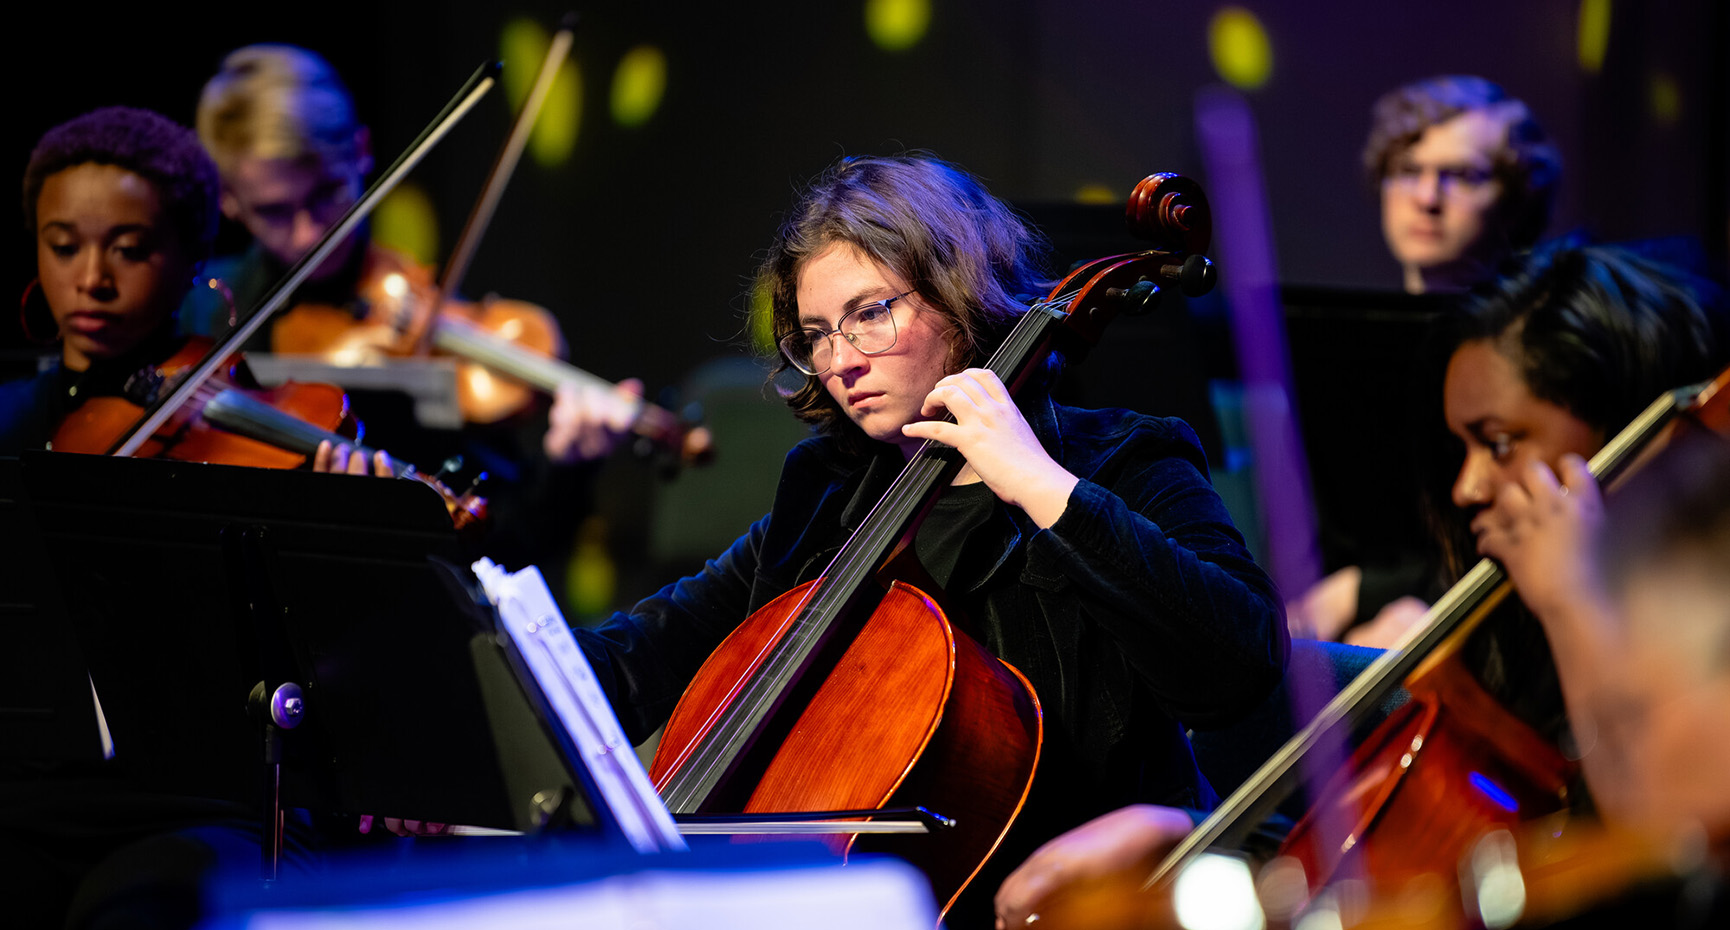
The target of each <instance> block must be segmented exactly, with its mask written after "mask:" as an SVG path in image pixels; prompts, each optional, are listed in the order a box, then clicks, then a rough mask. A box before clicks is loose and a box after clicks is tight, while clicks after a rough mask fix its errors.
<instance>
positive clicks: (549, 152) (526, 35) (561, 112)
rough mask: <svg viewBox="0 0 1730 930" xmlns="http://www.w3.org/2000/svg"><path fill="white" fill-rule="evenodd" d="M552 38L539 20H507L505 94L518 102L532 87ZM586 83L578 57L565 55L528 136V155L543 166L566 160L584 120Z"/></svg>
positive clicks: (502, 53) (502, 39)
mask: <svg viewBox="0 0 1730 930" xmlns="http://www.w3.org/2000/svg"><path fill="white" fill-rule="evenodd" d="M551 43H552V39H551V38H550V37H549V36H548V35H547V31H546V30H545V29H544V28H542V27H541V24H540V23H537V22H535V21H534V20H533V19H530V18H528V17H522V16H519V17H517V18H515V19H512V20H510V21H509V22H507V23H505V27H504V29H503V30H501V31H500V33H499V60H500V61H502V62H504V66H505V70H504V82H505V96H506V97H507V98H508V99H509V100H510V104H511V106H512V107H513V108H514V107H520V106H521V105H522V103H523V101H524V100H525V99H527V98H528V95H529V90H530V89H531V88H533V87H534V84H535V75H537V74H539V73H540V70H541V59H543V58H545V57H546V54H547V46H548V45H550V44H551ZM582 115H583V85H582V77H581V75H579V74H578V73H577V65H576V62H574V61H570V60H566V61H564V62H561V63H560V64H559V70H558V71H557V72H556V73H554V75H553V86H552V87H551V88H549V89H548V90H547V99H546V102H545V103H544V104H542V105H541V114H540V118H539V119H537V120H536V121H535V131H534V132H533V134H531V135H530V136H529V156H530V157H531V158H533V159H534V160H535V162H536V164H539V165H541V166H542V167H545V168H551V167H556V166H558V165H560V164H563V163H564V161H565V160H566V159H568V158H570V156H571V150H572V149H574V148H575V147H576V144H577V128H578V126H579V125H581V123H582Z"/></svg>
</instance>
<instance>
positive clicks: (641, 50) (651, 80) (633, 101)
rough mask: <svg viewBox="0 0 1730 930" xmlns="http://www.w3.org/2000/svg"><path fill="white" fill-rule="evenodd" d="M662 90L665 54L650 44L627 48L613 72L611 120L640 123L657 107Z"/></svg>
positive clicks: (647, 118) (665, 65)
mask: <svg viewBox="0 0 1730 930" xmlns="http://www.w3.org/2000/svg"><path fill="white" fill-rule="evenodd" d="M666 90H667V56H666V55H663V54H662V53H661V50H660V49H658V48H655V47H654V46H652V45H639V46H637V47H636V48H634V49H631V50H630V51H628V52H626V53H625V57H624V58H621V59H619V67H618V69H617V70H616V71H614V72H613V121H614V122H616V123H618V124H619V125H620V126H641V125H643V124H644V123H646V122H648V121H649V118H650V117H652V116H654V115H655V111H656V110H657V109H659V108H660V106H661V96H662V95H663V94H664V93H665V92H666Z"/></svg>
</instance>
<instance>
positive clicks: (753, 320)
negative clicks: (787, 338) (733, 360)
mask: <svg viewBox="0 0 1730 930" xmlns="http://www.w3.org/2000/svg"><path fill="white" fill-rule="evenodd" d="M745 330H746V331H747V332H749V333H750V334H751V347H752V348H754V349H756V350H757V351H759V352H775V351H777V349H776V348H775V318H774V306H773V304H771V303H770V301H769V291H768V289H767V288H761V287H759V288H755V289H753V290H752V291H751V309H750V310H749V311H748V312H747V314H746V317H745Z"/></svg>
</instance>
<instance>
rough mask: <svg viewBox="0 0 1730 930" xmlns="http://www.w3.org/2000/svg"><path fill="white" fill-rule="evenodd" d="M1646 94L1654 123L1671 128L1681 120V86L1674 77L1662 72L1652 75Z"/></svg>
mask: <svg viewBox="0 0 1730 930" xmlns="http://www.w3.org/2000/svg"><path fill="white" fill-rule="evenodd" d="M1648 93H1649V95H1650V98H1651V106H1652V119H1653V121H1654V122H1656V123H1658V124H1659V125H1661V126H1671V125H1674V124H1675V123H1676V121H1677V120H1678V119H1681V118H1682V85H1680V84H1678V83H1676V79H1675V78H1674V77H1671V76H1670V75H1668V74H1664V73H1662V72H1659V73H1658V74H1654V75H1652V81H1651V84H1650V85H1649V87H1648Z"/></svg>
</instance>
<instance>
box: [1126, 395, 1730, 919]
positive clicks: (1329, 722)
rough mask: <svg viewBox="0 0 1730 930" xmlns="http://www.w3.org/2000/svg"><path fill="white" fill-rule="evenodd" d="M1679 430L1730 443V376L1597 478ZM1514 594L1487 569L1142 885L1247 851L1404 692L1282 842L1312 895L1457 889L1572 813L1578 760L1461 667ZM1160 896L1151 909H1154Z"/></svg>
mask: <svg viewBox="0 0 1730 930" xmlns="http://www.w3.org/2000/svg"><path fill="white" fill-rule="evenodd" d="M1677 430H1683V431H1688V430H1693V431H1701V430H1704V431H1709V432H1712V433H1716V434H1718V435H1720V436H1722V435H1730V371H1725V372H1723V373H1721V374H1720V375H1719V376H1718V377H1717V378H1715V379H1714V380H1713V381H1711V382H1708V383H1706V384H1703V385H1694V386H1691V387H1687V388H1682V389H1678V390H1675V391H1669V392H1666V393H1665V394H1664V395H1662V396H1660V397H1659V398H1657V399H1656V400H1654V401H1653V402H1652V403H1651V404H1650V405H1649V406H1648V407H1647V408H1646V409H1645V411H1643V412H1642V413H1641V414H1640V415H1639V416H1638V417H1636V418H1635V419H1634V420H1633V421H1632V422H1631V423H1630V424H1629V425H1628V426H1627V427H1626V428H1625V429H1623V430H1622V431H1621V432H1620V433H1619V434H1617V435H1616V436H1615V437H1613V438H1612V439H1611V440H1610V441H1609V442H1607V443H1606V444H1605V445H1604V447H1603V448H1602V449H1600V450H1599V451H1598V453H1597V454H1595V455H1594V456H1593V457H1592V459H1591V462H1590V463H1589V465H1590V469H1591V472H1592V475H1593V477H1594V478H1595V479H1596V480H1597V481H1598V482H1599V483H1600V484H1601V485H1603V486H1604V487H1605V488H1606V489H1608V490H1609V491H1610V492H1611V493H1613V492H1614V490H1615V489H1616V487H1618V486H1619V484H1620V482H1621V481H1622V479H1624V478H1625V477H1626V476H1627V475H1629V474H1631V473H1632V472H1633V471H1634V470H1635V469H1637V468H1638V467H1639V466H1640V465H1641V464H1643V463H1644V462H1645V461H1646V460H1647V459H1648V458H1649V457H1650V456H1652V455H1653V454H1655V453H1656V452H1657V451H1658V450H1659V449H1660V448H1662V447H1663V446H1664V445H1666V444H1667V443H1668V442H1669V440H1670V437H1671V436H1672V435H1673V433H1674V432H1675V431H1677ZM1511 591H1512V584H1511V582H1509V581H1508V579H1507V576H1506V573H1505V572H1504V571H1503V570H1502V568H1501V567H1500V566H1499V565H1497V564H1496V563H1495V562H1494V561H1492V560H1489V559H1484V560H1482V561H1480V562H1479V563H1478V564H1477V565H1476V566H1475V567H1474V568H1473V569H1472V570H1471V571H1470V572H1468V573H1467V574H1466V576H1465V577H1464V578H1463V579H1462V580H1461V581H1460V582H1459V583H1458V584H1456V585H1455V586H1454V587H1453V588H1452V589H1450V590H1449V591H1448V593H1447V594H1445V595H1444V596H1443V597H1442V598H1441V599H1440V600H1438V601H1437V603H1436V604H1435V606H1434V607H1432V608H1431V610H1430V611H1429V613H1428V615H1426V617H1425V619H1424V621H1423V622H1422V623H1420V624H1418V625H1417V626H1415V627H1413V629H1412V630H1411V631H1410V632H1409V633H1408V635H1407V637H1406V638H1405V639H1404V640H1403V641H1402V643H1401V644H1400V645H1399V646H1398V647H1397V648H1395V649H1393V650H1390V651H1389V652H1388V653H1386V654H1385V655H1384V656H1383V657H1382V658H1381V659H1379V660H1377V661H1376V662H1375V663H1374V664H1373V665H1371V666H1370V667H1369V668H1368V669H1366V670H1365V671H1364V672H1363V674H1361V675H1360V676H1359V677H1358V679H1357V680H1355V681H1354V682H1352V684H1351V685H1349V686H1348V687H1347V688H1346V689H1345V690H1343V691H1342V692H1341V693H1340V694H1339V695H1338V696H1337V697H1336V698H1335V699H1334V700H1333V701H1331V702H1329V703H1328V705H1327V706H1326V707H1324V708H1322V710H1321V711H1320V713H1318V714H1317V715H1316V717H1315V719H1313V720H1312V721H1310V723H1309V724H1308V725H1307V726H1305V727H1304V729H1303V730H1301V731H1300V732H1299V733H1298V734H1297V735H1296V736H1294V737H1293V738H1292V740H1291V741H1290V742H1288V743H1287V744H1286V745H1285V746H1284V747H1283V748H1282V749H1281V750H1280V751H1279V752H1277V753H1275V755H1274V756H1273V757H1272V758H1270V759H1269V760H1268V762H1267V763H1266V764H1264V765H1263V766H1262V768H1261V769H1260V770H1258V771H1257V772H1256V773H1255V774H1254V775H1252V776H1251V777H1250V778H1249V779H1248V780H1247V781H1246V782H1245V783H1244V784H1243V785H1242V786H1241V787H1240V788H1239V789H1238V790H1237V791H1236V792H1234V793H1233V794H1232V796H1231V797H1229V798H1227V799H1226V800H1225V801H1224V802H1223V803H1222V804H1221V805H1220V807H1219V808H1218V809H1217V810H1216V811H1215V813H1214V815H1213V816H1211V817H1209V818H1208V819H1207V820H1206V821H1205V822H1203V823H1202V824H1201V825H1200V826H1199V827H1198V828H1197V829H1196V830H1195V831H1194V832H1193V833H1191V834H1190V836H1189V837H1187V838H1186V839H1185V840H1184V841H1183V842H1182V843H1180V844H1179V845H1178V846H1177V847H1176V848H1175V849H1174V850H1173V851H1172V853H1171V854H1170V855H1168V856H1167V857H1166V858H1165V859H1164V860H1163V861H1162V862H1161V863H1160V865H1159V868H1158V869H1157V870H1156V871H1155V872H1154V873H1153V875H1152V876H1151V877H1149V878H1148V879H1147V880H1146V881H1145V882H1144V883H1143V884H1142V889H1143V890H1144V891H1155V892H1159V891H1164V890H1167V889H1169V888H1170V887H1171V885H1172V883H1173V881H1174V880H1175V879H1176V877H1177V876H1178V875H1179V874H1180V873H1181V872H1182V871H1183V870H1184V869H1185V868H1187V867H1188V866H1189V865H1190V864H1191V863H1193V862H1195V861H1196V860H1197V859H1199V858H1200V856H1201V855H1202V854H1203V853H1204V852H1206V851H1207V850H1208V849H1210V848H1214V849H1229V848H1233V847H1235V846H1237V845H1238V844H1240V843H1241V841H1242V838H1243V837H1244V836H1245V835H1246V834H1247V833H1248V831H1249V830H1250V829H1253V828H1254V826H1255V825H1256V824H1257V823H1259V822H1260V821H1261V820H1262V819H1263V818H1264V817H1265V816H1266V815H1267V813H1269V812H1270V811H1271V810H1272V808H1273V807H1274V806H1275V805H1276V804H1277V803H1278V801H1279V799H1280V798H1281V797H1283V796H1284V793H1285V792H1287V791H1289V790H1291V788H1292V787H1294V783H1295V780H1296V774H1297V769H1298V764H1299V763H1300V762H1301V761H1302V760H1303V758H1304V757H1305V756H1306V754H1307V753H1309V752H1310V751H1312V750H1313V748H1314V746H1316V745H1317V744H1318V743H1319V742H1320V741H1321V740H1322V739H1323V738H1324V737H1325V736H1326V735H1327V734H1329V733H1332V732H1336V731H1340V732H1343V731H1346V730H1349V729H1351V728H1352V727H1353V726H1354V725H1355V723H1356V721H1358V720H1360V719H1362V717H1363V716H1365V715H1366V714H1367V713H1369V712H1370V711H1371V709H1372V708H1374V707H1375V706H1376V705H1377V704H1378V703H1380V701H1381V700H1382V699H1383V698H1384V697H1386V696H1388V695H1389V694H1390V693H1391V692H1392V691H1393V690H1394V689H1396V688H1400V687H1404V688H1406V689H1407V690H1408V691H1409V692H1410V693H1411V695H1412V699H1411V701H1409V702H1408V703H1407V705H1406V706H1405V707H1404V708H1402V710H1401V711H1400V712H1399V713H1398V714H1396V715H1395V716H1393V717H1390V718H1389V720H1388V721H1387V722H1385V723H1384V724H1383V725H1382V726H1381V727H1379V728H1378V729H1377V731H1376V732H1375V734H1373V735H1372V736H1371V737H1370V738H1369V739H1368V740H1367V741H1366V742H1365V743H1364V744H1363V745H1362V746H1360V747H1359V749H1358V751H1357V752H1356V753H1355V754H1354V757H1353V764H1352V765H1350V766H1347V767H1346V768H1345V769H1343V770H1342V771H1341V772H1340V774H1339V775H1338V776H1337V777H1336V778H1335V779H1334V780H1333V781H1332V782H1331V783H1330V784H1329V785H1328V786H1327V787H1326V788H1325V789H1324V791H1323V793H1322V795H1321V798H1320V800H1319V801H1318V802H1317V803H1316V804H1315V805H1313V806H1312V808H1311V812H1312V813H1311V815H1310V816H1307V817H1306V818H1305V819H1304V820H1303V821H1300V823H1299V824H1298V825H1297V827H1296V828H1294V830H1293V832H1292V834H1291V835H1290V836H1289V837H1288V839H1287V843H1286V847H1285V852H1286V853H1287V854H1288V855H1290V856H1292V859H1293V861H1295V862H1296V863H1298V864H1299V865H1301V866H1302V873H1301V874H1302V876H1303V882H1304V884H1305V885H1306V886H1307V888H1308V893H1309V894H1316V893H1319V892H1321V891H1322V890H1323V889H1324V888H1325V887H1326V886H1327V885H1328V884H1329V883H1330V882H1332V881H1334V880H1335V879H1336V878H1337V877H1338V876H1340V874H1341V873H1342V871H1344V870H1347V869H1354V870H1357V871H1358V872H1360V873H1362V874H1366V875H1367V876H1368V877H1369V880H1370V882H1371V885H1372V887H1376V888H1380V889H1384V890H1386V889H1393V890H1396V891H1397V890H1398V889H1399V888H1400V887H1401V886H1403V885H1405V884H1406V883H1407V882H1409V881H1411V880H1413V879H1419V880H1424V877H1425V876H1437V877H1440V878H1441V880H1442V881H1443V882H1444V883H1447V884H1452V883H1454V882H1457V881H1459V873H1458V871H1457V869H1456V863H1459V862H1461V861H1463V860H1466V859H1467V858H1468V856H1469V854H1471V853H1472V851H1473V850H1474V848H1475V847H1476V846H1477V845H1478V843H1479V842H1480V840H1481V838H1482V837H1484V836H1485V835H1498V834H1500V833H1503V832H1505V831H1510V830H1519V829H1522V826H1521V825H1523V824H1528V823H1530V822H1533V821H1535V820H1536V818H1538V817H1540V816H1542V815H1545V814H1548V813H1550V812H1553V811H1559V810H1563V809H1564V808H1566V807H1567V806H1568V804H1569V802H1570V798H1569V796H1568V791H1567V789H1568V784H1569V782H1570V780H1571V777H1572V774H1573V769H1574V766H1575V763H1573V762H1572V761H1571V760H1569V759H1567V758H1565V757H1563V756H1562V755H1561V753H1560V752H1558V751H1557V750H1556V749H1555V748H1554V747H1553V746H1551V745H1550V744H1549V743H1548V742H1547V741H1545V740H1543V739H1542V738H1541V737H1539V736H1538V735H1537V734H1536V733H1534V732H1532V731H1531V730H1530V728H1528V727H1526V726H1525V725H1524V724H1523V723H1521V722H1520V721H1518V720H1517V719H1515V718H1514V717H1513V716H1512V715H1511V714H1510V713H1509V712H1508V711H1507V710H1505V709H1503V708H1502V707H1500V706H1499V705H1497V704H1495V703H1494V702H1493V701H1491V699H1490V698H1489V697H1488V696H1487V695H1486V694H1484V693H1483V691H1482V689H1481V687H1480V686H1479V685H1477V683H1476V681H1475V680H1474V679H1473V678H1472V676H1471V674H1470V672H1469V670H1467V669H1466V668H1465V666H1464V664H1463V663H1462V661H1461V656H1460V649H1461V647H1462V645H1463V644H1464V642H1465V641H1466V638H1467V637H1468V636H1469V635H1470V634H1471V632H1472V631H1473V630H1474V629H1476V628H1477V627H1478V626H1479V625H1480V624H1481V623H1482V622H1483V621H1484V620H1485V618H1486V617H1488V616H1489V615H1490V614H1491V612H1492V611H1493V610H1494V609H1495V607H1496V606H1497V605H1498V604H1500V603H1501V602H1502V601H1504V600H1505V599H1506V598H1507V595H1508V594H1509V593H1511ZM1318 811H1332V812H1337V813H1340V814H1343V819H1344V821H1345V822H1347V823H1349V824H1350V825H1351V826H1350V828H1349V830H1348V831H1347V832H1346V833H1345V835H1344V836H1343V837H1341V836H1330V835H1324V834H1323V833H1321V832H1318V831H1317V830H1316V829H1315V827H1316V825H1317V823H1320V822H1326V819H1327V818H1326V817H1325V816H1318V815H1317V812H1318ZM1549 832H1551V833H1554V832H1555V831H1554V829H1551V830H1550V831H1549ZM1156 900H1157V895H1155V896H1150V897H1148V898H1147V899H1146V901H1147V903H1149V904H1150V905H1152V904H1154V902H1155V901H1156ZM1440 900H1442V901H1443V902H1444V906H1445V908H1446V909H1448V910H1449V911H1450V912H1451V914H1452V917H1449V918H1447V919H1442V920H1438V921H1437V924H1436V925H1439V926H1454V925H1460V926H1463V925H1465V924H1466V923H1467V922H1468V920H1467V917H1466V915H1464V914H1463V913H1461V911H1460V907H1461V899H1460V896H1459V895H1444V896H1442V898H1441V899H1440ZM1450 921H1451V922H1450Z"/></svg>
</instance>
